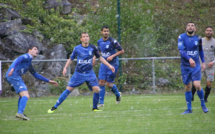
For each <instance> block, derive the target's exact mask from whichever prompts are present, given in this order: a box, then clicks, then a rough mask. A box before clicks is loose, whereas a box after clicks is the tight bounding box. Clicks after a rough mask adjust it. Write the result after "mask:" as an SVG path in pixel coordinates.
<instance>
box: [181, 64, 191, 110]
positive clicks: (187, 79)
mask: <svg viewBox="0 0 215 134" xmlns="http://www.w3.org/2000/svg"><path fill="white" fill-rule="evenodd" d="M181 76H182V80H183V83H184V85H185V88H184V90H185V100H186V104H187V109H186V110H185V111H184V112H183V113H182V114H189V113H192V92H191V87H192V84H191V75H190V69H189V68H186V67H183V66H181Z"/></svg>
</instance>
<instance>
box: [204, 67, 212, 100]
mask: <svg viewBox="0 0 215 134" xmlns="http://www.w3.org/2000/svg"><path fill="white" fill-rule="evenodd" d="M205 72H206V87H205V96H204V100H205V102H208V96H209V94H210V92H211V82H212V81H214V68H213V67H212V68H210V69H205Z"/></svg>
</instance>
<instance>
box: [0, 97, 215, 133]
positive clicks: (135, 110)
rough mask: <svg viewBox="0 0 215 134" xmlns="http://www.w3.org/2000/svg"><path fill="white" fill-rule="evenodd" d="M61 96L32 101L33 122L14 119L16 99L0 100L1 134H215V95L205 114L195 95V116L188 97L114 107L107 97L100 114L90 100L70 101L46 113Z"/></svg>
mask: <svg viewBox="0 0 215 134" xmlns="http://www.w3.org/2000/svg"><path fill="white" fill-rule="evenodd" d="M57 99H58V96H57V97H53V96H52V97H41V98H30V100H29V101H28V104H27V107H26V110H25V114H26V115H27V116H28V117H29V118H30V121H22V120H19V119H16V118H15V114H16V112H17V110H16V109H17V100H18V98H0V133H1V134H12V133H15V134H25V133H27V134H31V133H37V134H43V133H44V134H45V133H46V134H50V133H58V134H61V133H62V134H67V133H75V134H85V133H88V134H142V133H147V134H162V133H165V134H182V133H183V134H194V133H195V134H203V133H204V134H212V133H215V127H214V124H215V120H214V119H215V106H214V104H215V94H211V95H210V96H209V99H208V100H209V103H206V106H207V107H208V109H209V110H210V111H209V113H207V114H205V113H203V111H202V109H201V107H200V101H199V98H198V96H197V95H195V100H194V102H193V104H192V105H193V113H192V114H188V115H181V113H182V112H183V111H184V110H185V109H186V103H185V97H184V94H182V93H180V94H162V95H123V96H122V102H121V103H120V104H118V105H117V104H115V97H114V96H113V95H109V96H106V98H105V107H103V108H100V109H102V110H103V111H102V112H92V96H78V97H68V98H67V99H66V101H64V102H63V103H62V104H61V106H59V107H58V109H57V111H55V113H54V114H48V113H47V110H48V109H49V108H51V107H52V106H53V105H54V104H55V102H56V100H57Z"/></svg>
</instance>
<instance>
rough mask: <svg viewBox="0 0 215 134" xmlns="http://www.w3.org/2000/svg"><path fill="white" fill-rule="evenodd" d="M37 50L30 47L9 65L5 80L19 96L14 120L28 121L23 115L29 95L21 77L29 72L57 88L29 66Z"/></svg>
mask: <svg viewBox="0 0 215 134" xmlns="http://www.w3.org/2000/svg"><path fill="white" fill-rule="evenodd" d="M37 54H38V49H37V47H36V46H30V47H29V48H28V53H26V54H24V55H21V56H19V57H18V58H16V59H15V60H14V62H13V63H12V64H11V65H10V67H9V69H8V71H7V73H6V76H5V78H6V80H7V82H8V83H9V84H10V85H11V86H12V87H13V88H14V89H15V91H16V93H17V94H19V100H18V112H17V114H16V118H20V119H23V120H29V118H28V117H26V115H25V114H23V112H24V110H25V107H26V105H27V101H28V99H29V94H28V90H27V87H26V85H25V83H24V82H23V80H22V78H21V76H22V75H23V74H25V73H26V72H27V71H29V72H30V73H31V74H32V75H33V76H34V77H35V78H37V79H39V80H42V81H45V82H49V83H50V84H53V85H54V86H58V83H57V82H56V81H53V80H49V79H47V78H45V77H43V76H42V75H40V74H38V73H37V72H36V71H35V70H34V67H33V66H32V64H31V61H32V58H33V57H35V56H37Z"/></svg>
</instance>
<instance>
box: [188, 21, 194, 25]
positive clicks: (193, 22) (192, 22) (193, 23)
mask: <svg viewBox="0 0 215 134" xmlns="http://www.w3.org/2000/svg"><path fill="white" fill-rule="evenodd" d="M189 23H193V24H194V25H196V24H195V23H194V22H192V21H189V22H187V25H188V24H189Z"/></svg>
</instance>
